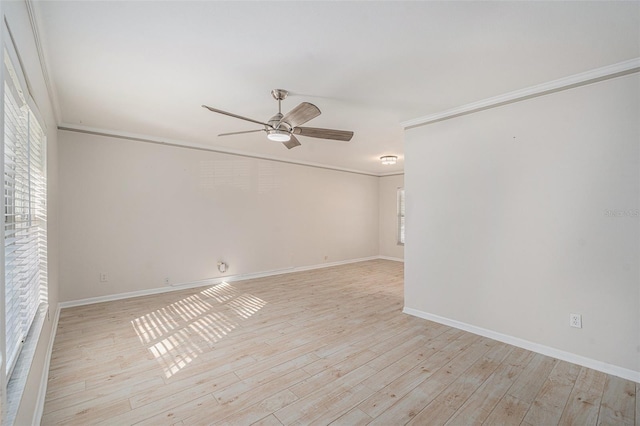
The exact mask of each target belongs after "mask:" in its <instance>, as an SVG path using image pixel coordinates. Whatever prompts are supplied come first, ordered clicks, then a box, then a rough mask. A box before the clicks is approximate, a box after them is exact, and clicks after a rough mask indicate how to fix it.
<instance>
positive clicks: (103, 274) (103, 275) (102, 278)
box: [100, 272, 109, 283]
mask: <svg viewBox="0 0 640 426" xmlns="http://www.w3.org/2000/svg"><path fill="white" fill-rule="evenodd" d="M107 281H109V277H108V276H107V273H106V272H100V282H101V283H106V282H107Z"/></svg>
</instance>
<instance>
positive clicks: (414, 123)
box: [400, 58, 640, 130]
mask: <svg viewBox="0 0 640 426" xmlns="http://www.w3.org/2000/svg"><path fill="white" fill-rule="evenodd" d="M639 71H640V58H634V59H630V60H628V61H624V62H618V63H617V64H613V65H608V66H606V67H602V68H596V69H593V70H590V71H586V72H582V73H579V74H574V75H571V76H568V77H563V78H560V79H558V80H552V81H549V82H547V83H543V84H538V85H535V86H531V87H527V88H524V89H519V90H515V91H513V92H508V93H505V94H503V95H500V96H495V97H492V98H487V99H483V100H481V101H478V102H472V103H470V104H466V105H462V106H459V107H456V108H452V109H449V110H446V111H442V112H439V113H436V114H431V115H427V116H424V117H418V118H414V119H411V120H407V121H403V122H401V123H400V124H401V125H402V127H403V128H404V129H405V130H408V129H412V128H414V127H419V126H424V125H426V124H431V123H435V122H438V121H443V120H448V119H450V118H454V117H459V116H461V115H467V114H472V113H474V112H478V111H483V110H486V109H489V108H495V107H499V106H502V105H506V104H510V103H514V102H519V101H523V100H525V99H531V98H535V97H538V96H544V95H548V94H551V93H555V92H559V91H562V90H567V89H572V88H574V87H579V86H584V85H587V84H592V83H596V82H598V81H603V80H608V79H611V78H615V77H621V76H623V75H627V74H633V73H637V72H639Z"/></svg>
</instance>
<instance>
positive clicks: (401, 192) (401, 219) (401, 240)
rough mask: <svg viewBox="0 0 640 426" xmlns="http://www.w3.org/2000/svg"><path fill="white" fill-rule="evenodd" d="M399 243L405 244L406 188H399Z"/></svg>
mask: <svg viewBox="0 0 640 426" xmlns="http://www.w3.org/2000/svg"><path fill="white" fill-rule="evenodd" d="M398 244H402V245H404V188H398Z"/></svg>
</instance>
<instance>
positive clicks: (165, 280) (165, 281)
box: [164, 277, 169, 285]
mask: <svg viewBox="0 0 640 426" xmlns="http://www.w3.org/2000/svg"><path fill="white" fill-rule="evenodd" d="M164 285H169V277H166V278H165V279H164Z"/></svg>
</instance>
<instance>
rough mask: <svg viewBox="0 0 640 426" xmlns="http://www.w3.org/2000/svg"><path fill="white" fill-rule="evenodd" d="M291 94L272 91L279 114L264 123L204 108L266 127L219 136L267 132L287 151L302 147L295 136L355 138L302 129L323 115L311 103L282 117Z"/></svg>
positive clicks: (336, 132)
mask: <svg viewBox="0 0 640 426" xmlns="http://www.w3.org/2000/svg"><path fill="white" fill-rule="evenodd" d="M288 94H289V92H287V91H286V90H284V89H273V90H272V91H271V96H273V98H274V99H275V100H277V101H278V113H277V114H276V115H274V116H273V117H271V118H270V119H269V121H268V122H266V123H264V122H262V121H259V120H254V119H252V118H247V117H243V116H241V115H237V114H233V113H230V112H227V111H223V110H220V109H217V108H213V107H210V106H207V105H202V107H203V108H206V109H208V110H209V111H211V112H215V113H218V114H223V115H228V116H229V117H233V118H237V119H240V120H244V121H249V122H251V123H255V124H260V125H262V126H264V127H263V128H262V129H259V130H247V131H241V132H231V133H221V134H219V135H218V136H229V135H239V134H244V133H254V132H263V131H264V132H266V133H267V138H268V139H269V140H272V141H275V142H282V144H283V145H284V146H285V147H287V149H291V148H295V147H296V146H300V142H299V141H298V139H297V138H296V137H295V136H294V134H296V135H300V136H306V137H310V138H319V139H331V140H337V141H345V142H348V141H350V140H351V138H352V137H353V132H350V131H345V130H333V129H319V128H314V127H300V126H301V125H302V124H304V123H306V122H307V121H310V120H312V119H314V118H316V117H317V116H319V115H320V114H321V112H320V109H319V108H318V107H317V106H315V105H313V104H311V103H309V102H302V103H301V104H300V105H298V106H297V107H295V108H294V109H292V110H291V111H289V112H288V113H286V114H285V115H282V111H281V109H280V103H281V102H282V101H283V100H284V99H285V98H286V97H287V95H288Z"/></svg>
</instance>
